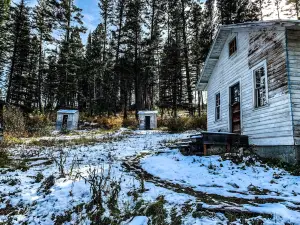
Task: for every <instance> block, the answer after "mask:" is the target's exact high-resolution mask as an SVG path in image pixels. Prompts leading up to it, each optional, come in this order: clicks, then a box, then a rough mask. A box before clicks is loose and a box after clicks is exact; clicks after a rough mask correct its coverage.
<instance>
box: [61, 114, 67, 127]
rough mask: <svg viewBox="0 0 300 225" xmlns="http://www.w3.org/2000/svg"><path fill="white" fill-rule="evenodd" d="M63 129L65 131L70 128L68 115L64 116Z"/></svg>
mask: <svg viewBox="0 0 300 225" xmlns="http://www.w3.org/2000/svg"><path fill="white" fill-rule="evenodd" d="M62 128H63V129H67V128H68V115H64V116H63V121H62Z"/></svg>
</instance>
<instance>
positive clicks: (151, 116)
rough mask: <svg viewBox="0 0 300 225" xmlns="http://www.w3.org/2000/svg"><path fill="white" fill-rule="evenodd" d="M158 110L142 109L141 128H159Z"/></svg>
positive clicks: (140, 116) (140, 113)
mask: <svg viewBox="0 0 300 225" xmlns="http://www.w3.org/2000/svg"><path fill="white" fill-rule="evenodd" d="M157 113H158V112H157V111H140V112H139V113H138V114H139V127H140V130H153V129H156V128H157Z"/></svg>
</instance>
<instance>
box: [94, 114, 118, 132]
mask: <svg viewBox="0 0 300 225" xmlns="http://www.w3.org/2000/svg"><path fill="white" fill-rule="evenodd" d="M96 123H98V124H99V126H100V127H103V128H104V129H108V130H118V129H120V128H121V127H122V125H123V119H122V118H121V117H117V116H111V117H100V118H97V119H96Z"/></svg>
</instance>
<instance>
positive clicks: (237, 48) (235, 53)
mask: <svg viewBox="0 0 300 225" xmlns="http://www.w3.org/2000/svg"><path fill="white" fill-rule="evenodd" d="M233 39H235V40H236V43H235V44H236V51H235V52H234V53H233V54H232V55H230V42H232V41H233ZM227 46H228V51H227V53H228V58H229V59H230V58H232V57H234V56H236V55H237V53H238V50H239V46H238V36H237V34H235V35H234V36H232V37H231V38H230V39H229V42H228V44H227Z"/></svg>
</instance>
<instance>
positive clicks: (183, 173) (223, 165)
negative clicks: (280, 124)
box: [0, 130, 300, 225]
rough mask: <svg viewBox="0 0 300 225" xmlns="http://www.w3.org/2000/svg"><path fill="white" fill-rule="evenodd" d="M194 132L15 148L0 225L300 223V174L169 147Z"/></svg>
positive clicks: (3, 175)
mask: <svg viewBox="0 0 300 225" xmlns="http://www.w3.org/2000/svg"><path fill="white" fill-rule="evenodd" d="M188 135H190V133H184V134H168V133H163V132H158V131H151V132H144V131H134V132H128V131H127V130H120V131H119V132H117V133H115V134H114V135H112V136H113V137H114V138H112V139H111V140H109V139H107V138H106V139H105V141H102V140H101V139H99V143H96V144H93V145H87V146H70V147H59V146H57V147H47V148H45V147H28V148H27V147H25V146H20V147H18V148H14V149H11V150H10V152H11V154H12V155H13V157H14V158H15V163H19V164H20V165H22V166H19V167H17V168H3V169H0V224H1V222H2V223H3V224H124V225H125V224H130V225H144V224H147V223H148V224H150V223H151V224H174V225H175V224H186V225H189V224H228V223H232V224H247V223H249V224H251V223H254V221H255V222H256V224H259V223H258V221H260V222H263V223H265V224H288V223H289V224H300V212H299V210H300V197H299V196H300V191H299V184H300V177H295V176H291V175H290V174H289V173H287V172H286V171H284V170H281V169H276V168H275V169H273V168H269V167H267V166H265V165H261V164H260V163H256V164H255V165H248V164H247V165H246V164H245V163H242V164H240V165H236V164H234V163H232V162H231V161H229V160H225V161H224V160H222V159H221V158H220V157H218V156H211V157H196V156H183V155H181V154H180V153H179V152H178V150H171V149H169V148H168V147H166V142H172V141H175V140H178V139H182V138H185V137H187V136H188ZM87 136H88V135H87ZM115 137H118V139H116V138H115ZM68 138H69V137H68ZM66 139H67V138H66ZM24 152H25V153H26V154H24ZM24 162H26V164H25V165H24ZM126 165H127V166H126ZM99 187H100V188H99ZM97 188H98V189H97ZM97 190H98V192H97ZM99 190H101V191H100V192H99ZM99 193H100V195H99ZM99 215H100V217H101V218H100V217H99ZM100 219H101V222H99V221H100ZM95 221H97V222H98V223H97V222H96V223H95Z"/></svg>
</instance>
